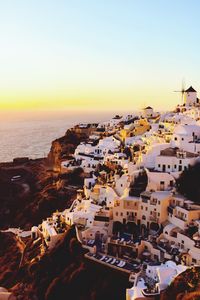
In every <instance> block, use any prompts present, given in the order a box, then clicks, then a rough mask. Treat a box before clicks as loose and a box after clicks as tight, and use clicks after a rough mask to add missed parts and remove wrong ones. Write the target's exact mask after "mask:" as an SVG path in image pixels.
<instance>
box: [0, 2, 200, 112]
mask: <svg viewBox="0 0 200 300" xmlns="http://www.w3.org/2000/svg"><path fill="white" fill-rule="evenodd" d="M199 12H200V2H199V1H198V0H196V1H195V0H193V1H186V0H168V1H161V0H160V1H159V0H152V1H149V0H143V1H140V0H138V1H136V0H124V1H122V0H99V1H95V0H91V1H89V0H82V1H81V0H79V1H77V0H73V1H71V0H69V1H67V0H63V1H61V0H54V1H52V0H33V1H32V0H28V1H27V0H18V1H16V0H6V1H1V2H0V109H1V111H4V110H5V111H10V110H12V111H15V110H16V111H21V110H23V111H45V110H50V111H51V110H70V109H71V110H74V111H75V110H79V111H80V110H96V111H100V110H102V111H103V110H110V111H120V110H122V111H128V110H135V109H138V108H139V109H141V108H142V107H144V106H146V105H149V104H150V105H152V106H154V107H156V108H157V109H160V108H163V109H168V108H172V107H174V105H176V104H177V103H178V102H179V100H180V95H179V94H178V93H174V92H173V91H174V90H177V89H180V88H181V81H182V79H183V78H185V81H186V85H187V86H189V85H193V86H194V88H196V89H197V90H199V91H200V54H199V53H200V35H199V28H200V16H199Z"/></svg>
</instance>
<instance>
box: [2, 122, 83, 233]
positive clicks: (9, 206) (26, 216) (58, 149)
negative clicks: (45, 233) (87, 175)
mask: <svg viewBox="0 0 200 300" xmlns="http://www.w3.org/2000/svg"><path fill="white" fill-rule="evenodd" d="M87 138H88V135H87V134H86V133H80V132H77V131H76V129H75V128H74V129H70V130H68V131H67V132H66V134H65V135H64V136H63V137H61V138H58V139H57V140H55V141H53V142H52V146H51V150H50V152H49V155H48V158H47V159H37V160H30V161H27V162H24V163H18V164H16V163H8V164H6V163H5V164H0V202H1V207H0V229H3V228H8V227H21V228H24V229H30V227H31V226H33V225H37V224H39V223H41V221H42V219H45V218H47V217H48V216H50V215H51V214H52V212H53V211H55V210H57V209H58V210H64V209H65V208H67V207H69V206H70V205H71V202H72V201H73V199H74V198H75V195H76V188H74V189H73V188H68V184H69V185H73V186H77V188H79V187H80V185H81V184H82V183H83V178H82V176H81V172H80V170H79V172H78V173H77V174H76V176H73V174H71V176H70V173H69V174H68V176H62V175H60V174H59V169H60V164H61V161H62V159H67V158H69V157H70V156H71V155H72V154H73V153H74V150H75V148H76V147H77V145H78V144H79V143H80V142H81V141H85V140H86V139H87ZM55 171H57V172H55ZM16 175H18V176H20V178H19V179H18V180H13V176H16ZM75 177H76V178H75Z"/></svg>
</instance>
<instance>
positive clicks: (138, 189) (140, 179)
mask: <svg viewBox="0 0 200 300" xmlns="http://www.w3.org/2000/svg"><path fill="white" fill-rule="evenodd" d="M147 183H148V178H147V174H146V171H142V172H141V173H139V175H138V176H137V177H136V178H135V180H134V181H133V182H131V184H130V191H129V195H130V196H136V197H139V196H140V194H141V193H142V192H144V191H145V190H146V187H147Z"/></svg>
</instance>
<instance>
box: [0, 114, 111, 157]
mask: <svg viewBox="0 0 200 300" xmlns="http://www.w3.org/2000/svg"><path fill="white" fill-rule="evenodd" d="M108 117H109V116H107V115H105V114H104V115H97V114H96V115H94V114H93V115H87V116H85V115H83V114H79V115H76V116H73V115H72V116H65V117H64V116H63V115H62V116H60V118H58V116H56V118H55V116H54V118H52V117H49V118H46V119H45V120H42V121H41V120H33V121H32V120H23V121H22V120H18V121H12V120H11V121H5V120H4V121H0V162H5V161H12V160H13V158H14V157H22V156H28V157H30V158H39V157H44V156H46V155H47V154H48V152H49V150H50V147H51V142H52V141H53V140H54V139H56V138H59V137H61V136H63V135H64V133H65V132H66V130H67V129H68V128H70V127H72V126H73V125H75V124H77V123H79V122H84V121H87V122H90V121H91V122H98V121H104V120H107V118H108Z"/></svg>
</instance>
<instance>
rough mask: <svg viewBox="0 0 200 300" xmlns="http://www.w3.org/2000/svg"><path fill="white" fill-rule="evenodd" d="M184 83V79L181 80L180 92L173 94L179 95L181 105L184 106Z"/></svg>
mask: <svg viewBox="0 0 200 300" xmlns="http://www.w3.org/2000/svg"><path fill="white" fill-rule="evenodd" d="M185 91H186V90H185V81H184V79H183V80H182V87H181V91H174V92H175V93H181V104H182V105H183V104H184V94H185Z"/></svg>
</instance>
